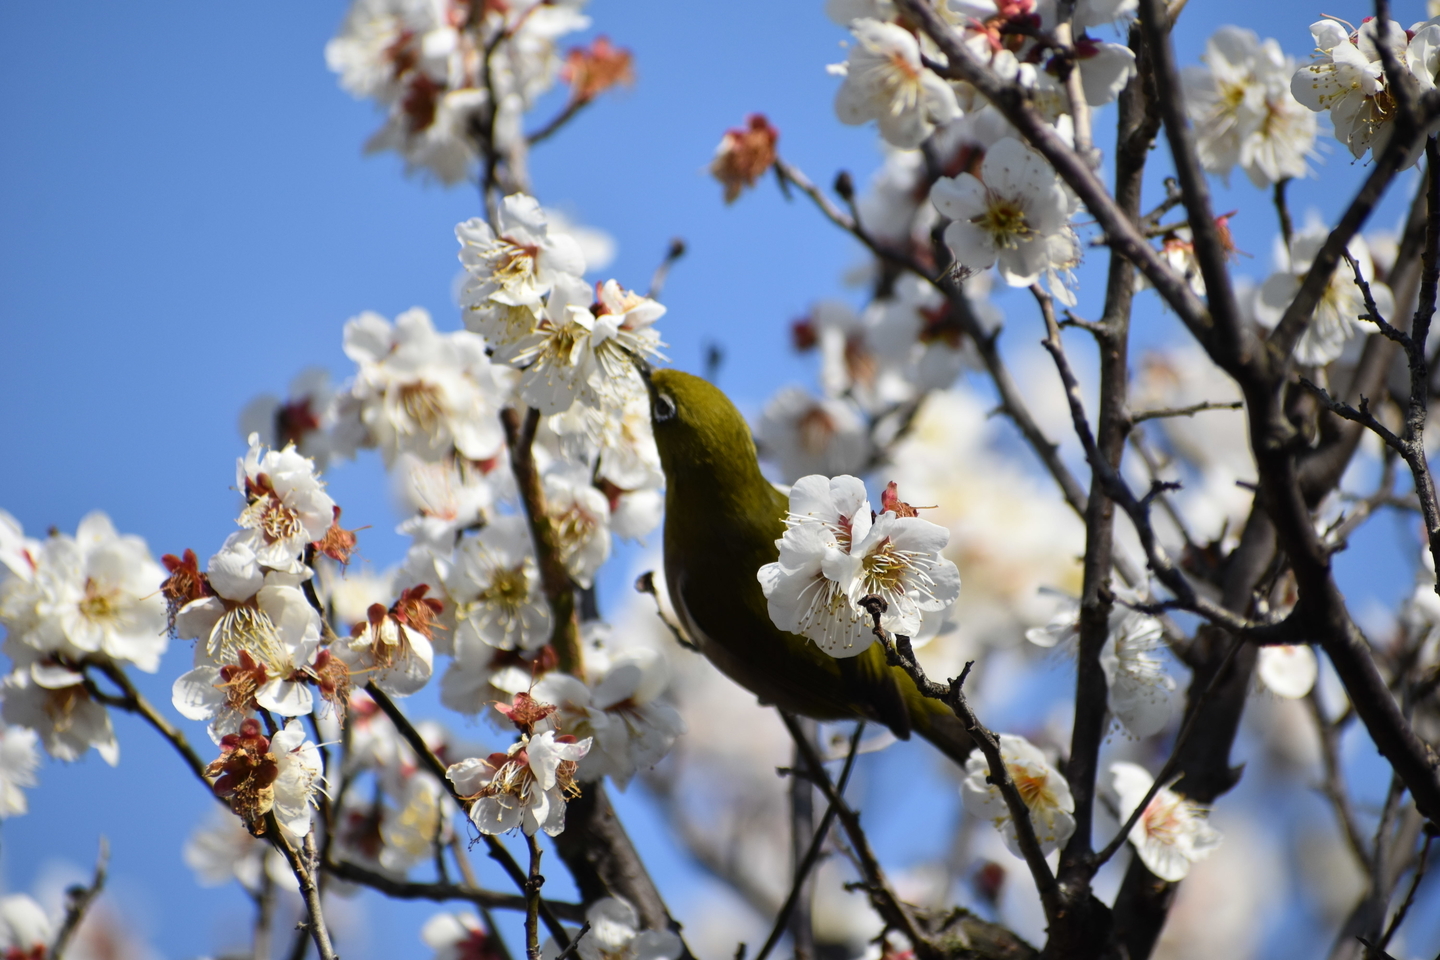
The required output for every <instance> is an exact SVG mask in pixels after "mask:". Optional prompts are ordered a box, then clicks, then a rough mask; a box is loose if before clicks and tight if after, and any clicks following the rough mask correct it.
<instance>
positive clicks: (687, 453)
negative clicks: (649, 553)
mask: <svg viewBox="0 0 1440 960" xmlns="http://www.w3.org/2000/svg"><path fill="white" fill-rule="evenodd" d="M640 372H641V376H642V378H643V379H644V380H645V382H646V385H647V388H648V391H649V394H650V419H651V425H652V428H653V432H654V436H655V445H656V447H657V448H658V450H659V453H660V465H661V468H662V469H663V470H664V473H665V528H664V570H665V581H666V587H667V589H668V592H669V595H670V603H671V606H672V608H673V609H674V611H675V615H676V617H677V619H678V620H679V621H680V626H681V627H682V628H683V630H684V632H685V633H686V634H688V635H689V637H690V639H691V640H692V642H693V643H694V644H695V646H697V647H698V648H699V649H700V651H701V652H702V653H703V654H704V655H705V656H706V657H707V658H708V659H709V660H710V662H711V663H713V664H714V665H715V666H716V667H718V668H719V669H720V671H721V672H722V673H724V674H725V675H726V676H728V677H730V679H732V680H734V681H735V682H736V683H738V684H740V685H741V686H742V687H745V688H746V689H747V690H749V691H750V692H751V693H754V694H755V695H756V697H758V698H759V700H760V702H761V703H765V704H771V705H774V706H775V707H777V708H779V709H780V710H783V711H786V712H788V713H794V714H799V715H801V716H805V717H810V718H813V719H815V720H867V721H872V722H878V723H882V724H884V725H885V726H887V727H889V728H890V730H891V732H893V733H894V734H895V736H896V737H898V738H900V739H902V740H908V739H909V738H910V735H911V733H912V732H914V733H918V734H920V736H922V737H924V738H926V739H927V740H929V741H930V742H931V743H933V744H934V745H935V746H936V747H938V748H939V749H940V750H941V752H943V753H945V754H946V755H947V756H949V757H950V758H951V759H952V760H954V761H955V762H956V763H958V764H960V765H962V766H963V765H964V763H965V760H966V758H967V757H968V756H969V754H970V749H971V746H972V742H971V739H970V736H969V734H968V733H966V731H965V728H964V726H963V725H962V724H961V722H960V721H959V719H957V718H956V716H955V714H954V713H953V712H952V711H951V710H950V708H949V707H947V706H946V705H945V704H943V703H941V702H940V701H937V700H932V699H928V698H926V697H924V696H922V695H921V693H920V691H919V690H918V689H917V688H916V686H915V683H914V681H913V680H911V679H910V676H909V675H908V674H906V673H905V671H904V670H902V669H901V668H899V667H893V666H890V665H889V664H888V663H887V662H886V659H885V653H884V650H883V649H882V647H881V646H880V645H879V644H871V646H870V647H869V648H868V649H867V650H866V651H865V652H864V653H862V654H860V655H859V656H856V657H848V658H843V659H837V658H835V657H832V656H830V655H829V654H827V653H825V652H824V651H822V650H821V649H820V648H819V647H817V646H816V645H815V644H813V643H811V642H810V640H808V639H807V638H805V637H802V636H800V635H798V634H794V633H789V632H786V631H784V630H781V629H780V628H779V627H777V626H775V624H774V623H773V622H772V621H771V619H770V614H769V611H768V608H767V604H766V599H765V594H764V591H763V590H762V589H761V586H760V582H759V580H757V579H756V571H758V570H759V569H760V567H761V566H763V565H764V564H767V563H772V562H774V561H775V560H776V559H777V558H778V557H779V547H778V546H777V545H776V541H777V540H779V539H780V537H781V536H782V535H783V534H784V532H785V517H786V515H787V514H788V512H789V499H788V498H787V497H786V495H785V494H784V493H782V492H781V491H780V490H779V489H777V488H776V487H775V485H774V484H772V483H771V482H770V481H769V480H767V479H766V478H765V476H764V475H763V474H762V473H761V472H760V463H759V459H758V457H757V455H756V450H755V441H754V438H753V437H752V436H751V434H750V427H749V425H748V424H747V423H746V422H745V418H744V417H743V416H742V415H741V413H740V411H739V410H737V409H736V408H735V405H734V404H733V403H731V402H730V399H729V398H728V397H727V396H725V394H724V393H723V392H722V391H721V390H720V389H719V388H718V387H716V386H714V385H713V384H711V383H710V382H709V381H707V380H704V379H701V378H700V377H697V376H694V375H692V374H689V373H685V372H684V371H681V370H674V369H650V368H649V366H648V365H645V366H642V367H640Z"/></svg>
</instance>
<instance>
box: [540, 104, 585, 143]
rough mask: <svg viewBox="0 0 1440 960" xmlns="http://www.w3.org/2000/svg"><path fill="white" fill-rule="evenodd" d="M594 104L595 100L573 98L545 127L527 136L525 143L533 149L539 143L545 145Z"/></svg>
mask: <svg viewBox="0 0 1440 960" xmlns="http://www.w3.org/2000/svg"><path fill="white" fill-rule="evenodd" d="M594 102H595V101H594V99H593V98H581V97H571V98H570V100H569V101H568V102H566V104H565V108H564V109H563V110H561V111H560V112H559V113H557V114H556V115H555V116H553V117H551V118H550V122H549V123H547V124H545V126H543V127H541V128H540V129H539V130H536V131H535V132H534V133H529V134H526V135H525V142H526V143H527V144H528V145H529V146H532V147H533V146H535V144H537V143H544V142H545V141H546V140H549V139H550V138H551V137H553V136H554V135H555V134H557V133H559V132H560V130H561V128H562V127H564V126H565V124H567V123H569V122H570V121H571V120H573V119H575V116H576V114H578V113H579V112H580V111H581V110H584V109H585V108H586V107H588V106H590V104H592V103H594Z"/></svg>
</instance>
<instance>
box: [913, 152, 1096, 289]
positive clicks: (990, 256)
mask: <svg viewBox="0 0 1440 960" xmlns="http://www.w3.org/2000/svg"><path fill="white" fill-rule="evenodd" d="M930 202H931V203H933V204H934V205H935V207H936V209H938V210H939V211H940V212H941V213H943V214H944V215H945V216H947V217H949V218H950V219H951V220H952V221H953V222H952V223H951V224H950V225H949V226H948V227H946V228H945V243H946V245H947V246H948V247H949V248H950V252H951V253H952V254H953V255H954V256H955V260H956V262H957V263H958V264H959V265H960V266H961V268H962V269H964V270H965V271H969V272H974V271H978V270H984V269H986V268H988V267H990V266H991V265H992V264H997V263H998V264H999V270H1000V276H1001V277H1003V278H1004V280H1005V282H1006V283H1008V284H1010V285H1011V286H1012V287H1028V286H1029V285H1030V284H1032V283H1034V282H1036V281H1037V280H1039V279H1040V278H1041V277H1042V276H1046V277H1048V278H1049V284H1050V292H1051V293H1053V294H1054V295H1055V297H1056V298H1057V299H1059V300H1060V301H1062V302H1063V303H1066V304H1067V305H1073V303H1074V297H1073V296H1072V295H1071V294H1070V293H1069V291H1068V290H1067V289H1066V288H1065V286H1064V284H1062V283H1061V282H1060V278H1059V275H1058V272H1057V271H1063V270H1069V269H1070V268H1071V267H1073V266H1074V265H1075V264H1076V263H1078V262H1079V260H1080V246H1079V241H1078V240H1077V238H1076V236H1075V231H1074V230H1073V229H1071V227H1070V216H1071V214H1073V213H1074V212H1075V210H1076V208H1077V206H1078V201H1077V200H1076V198H1075V196H1074V195H1073V194H1072V193H1070V191H1068V190H1067V189H1066V188H1065V186H1064V184H1063V183H1061V182H1060V178H1059V177H1058V176H1057V175H1056V174H1055V171H1054V169H1053V168H1052V167H1051V166H1050V165H1049V164H1048V163H1046V162H1045V159H1044V158H1043V157H1041V156H1040V155H1039V154H1038V153H1036V152H1034V151H1033V150H1031V149H1030V148H1029V147H1027V146H1025V145H1024V144H1023V143H1021V142H1020V141H1019V140H1016V139H1014V138H1012V137H1006V138H1004V139H1002V140H1000V141H999V142H998V143H996V144H995V145H994V146H993V147H991V148H990V149H989V150H987V151H986V153H985V159H984V161H983V162H982V163H981V165H980V176H979V177H976V176H973V175H972V174H969V173H962V174H960V175H959V176H958V177H941V178H940V179H939V180H936V181H935V186H934V187H932V188H931V190H930Z"/></svg>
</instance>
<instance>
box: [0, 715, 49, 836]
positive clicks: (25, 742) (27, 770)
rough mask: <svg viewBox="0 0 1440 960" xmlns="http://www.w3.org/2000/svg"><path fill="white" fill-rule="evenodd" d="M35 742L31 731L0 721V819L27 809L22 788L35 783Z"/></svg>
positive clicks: (37, 761) (38, 755)
mask: <svg viewBox="0 0 1440 960" xmlns="http://www.w3.org/2000/svg"><path fill="white" fill-rule="evenodd" d="M38 742H39V737H38V735H37V734H36V733H35V731H34V730H28V729H26V728H25V727H7V726H5V725H4V724H3V723H0V820H4V819H6V818H8V817H17V816H20V815H21V814H23V813H25V812H26V811H27V810H29V804H28V802H27V801H26V799H25V791H24V788H25V787H33V786H35V785H36V784H37V783H38V782H39V781H38V780H36V778H35V771H36V770H37V769H39V767H40V753H39V751H38V749H37V748H38Z"/></svg>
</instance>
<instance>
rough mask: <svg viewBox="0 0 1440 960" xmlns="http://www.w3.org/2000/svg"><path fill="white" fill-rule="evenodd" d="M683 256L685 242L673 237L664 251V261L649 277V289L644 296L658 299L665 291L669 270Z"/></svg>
mask: <svg viewBox="0 0 1440 960" xmlns="http://www.w3.org/2000/svg"><path fill="white" fill-rule="evenodd" d="M683 256H685V241H684V240H681V239H680V238H679V237H675V238H674V239H672V240H671V241H670V246H669V247H667V248H666V249H665V259H663V260H661V261H660V265H659V266H658V267H656V268H655V272H654V273H653V274H651V275H650V289H649V290H647V291H646V292H645V296H647V297H649V298H650V299H651V300H659V299H660V294H662V293H664V291H665V281H666V280H667V279H669V277H670V268H671V267H673V266H675V263H676V261H678V260H679V259H680V258H681V257H683Z"/></svg>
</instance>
